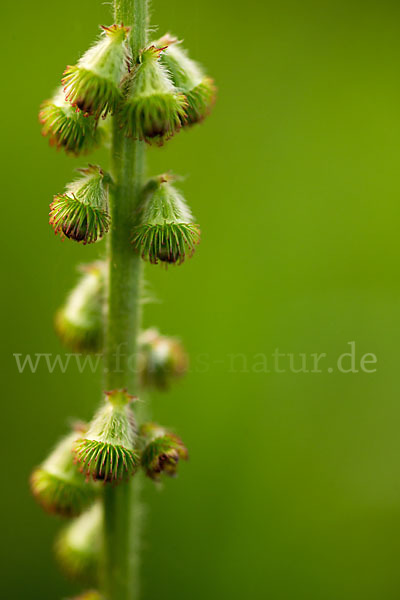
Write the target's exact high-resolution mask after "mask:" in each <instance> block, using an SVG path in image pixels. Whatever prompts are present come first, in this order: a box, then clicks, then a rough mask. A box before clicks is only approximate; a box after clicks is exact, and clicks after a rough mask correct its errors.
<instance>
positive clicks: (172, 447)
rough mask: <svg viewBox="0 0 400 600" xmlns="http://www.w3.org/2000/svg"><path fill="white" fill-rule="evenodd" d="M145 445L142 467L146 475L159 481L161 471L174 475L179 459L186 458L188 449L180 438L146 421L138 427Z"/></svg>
mask: <svg viewBox="0 0 400 600" xmlns="http://www.w3.org/2000/svg"><path fill="white" fill-rule="evenodd" d="M140 435H141V436H142V438H143V439H144V442H145V447H144V450H143V453H142V467H143V468H144V469H145V471H146V475H147V476H148V477H150V479H153V480H154V481H160V478H161V473H165V474H166V475H169V476H170V477H174V476H175V475H176V472H177V468H178V462H179V460H188V458H189V456H188V451H187V448H186V447H185V445H184V444H183V442H182V440H181V439H180V438H179V437H178V436H177V435H175V434H173V433H170V432H168V431H166V430H165V429H164V428H163V427H160V426H159V425H157V424H156V423H146V424H144V425H142V427H141V429H140Z"/></svg>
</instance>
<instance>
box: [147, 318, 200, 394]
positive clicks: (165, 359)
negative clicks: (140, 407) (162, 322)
mask: <svg viewBox="0 0 400 600" xmlns="http://www.w3.org/2000/svg"><path fill="white" fill-rule="evenodd" d="M139 346H140V355H139V372H140V379H141V384H142V386H144V387H157V388H160V389H165V388H167V387H168V385H169V383H170V381H171V379H174V378H177V377H181V376H182V375H184V374H185V373H186V371H187V368H188V357H187V355H186V352H185V350H184V348H183V346H182V344H181V343H180V342H179V340H176V339H174V338H171V337H167V336H164V335H161V334H160V333H159V332H158V331H157V329H147V330H146V331H144V332H143V333H142V334H141V335H140V337H139Z"/></svg>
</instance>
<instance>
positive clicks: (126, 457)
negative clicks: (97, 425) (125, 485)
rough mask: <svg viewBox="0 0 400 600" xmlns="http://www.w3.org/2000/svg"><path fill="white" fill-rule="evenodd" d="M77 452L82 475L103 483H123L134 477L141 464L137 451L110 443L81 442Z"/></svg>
mask: <svg viewBox="0 0 400 600" xmlns="http://www.w3.org/2000/svg"><path fill="white" fill-rule="evenodd" d="M75 452H76V457H77V462H79V463H80V467H81V471H82V473H85V474H86V476H87V477H90V476H92V477H93V479H99V480H102V481H111V482H112V481H115V482H117V481H121V480H122V479H125V478H127V477H129V476H130V475H134V474H135V473H136V470H137V468H138V466H139V464H140V457H139V454H138V452H137V451H135V450H131V449H129V448H124V447H123V446H119V445H114V444H111V443H109V442H99V441H97V440H81V441H79V442H77V444H76V446H75Z"/></svg>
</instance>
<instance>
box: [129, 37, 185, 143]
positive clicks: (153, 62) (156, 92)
mask: <svg viewBox="0 0 400 600" xmlns="http://www.w3.org/2000/svg"><path fill="white" fill-rule="evenodd" d="M160 52H161V49H160V48H156V47H155V46H150V47H149V48H147V49H146V50H143V52H142V53H141V55H140V62H139V63H138V64H137V65H136V67H135V69H134V72H133V76H132V79H131V81H130V82H129V86H128V87H129V90H128V95H127V99H126V102H125V104H124V106H123V107H122V109H121V113H120V115H119V122H120V125H121V127H123V128H124V131H125V133H126V135H127V136H128V137H134V138H137V139H139V140H145V141H146V142H149V143H155V144H158V145H160V146H161V145H162V144H163V143H164V142H165V141H166V140H168V139H169V138H171V137H172V136H173V135H174V133H176V132H177V131H179V129H180V127H181V122H182V121H184V119H185V107H186V98H185V96H184V95H183V94H181V93H179V92H178V91H177V90H176V89H175V87H174V85H173V83H172V81H171V79H170V76H169V73H168V71H167V70H166V69H165V68H164V67H163V65H162V64H161V62H160Z"/></svg>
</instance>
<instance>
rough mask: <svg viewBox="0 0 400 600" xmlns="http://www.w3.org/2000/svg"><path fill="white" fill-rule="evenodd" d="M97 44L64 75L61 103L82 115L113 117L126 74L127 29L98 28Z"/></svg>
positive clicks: (113, 27)
mask: <svg viewBox="0 0 400 600" xmlns="http://www.w3.org/2000/svg"><path fill="white" fill-rule="evenodd" d="M102 30H103V31H102V35H101V38H100V40H99V41H98V42H97V43H95V44H94V45H93V46H92V47H91V48H89V50H88V51H87V52H85V54H84V55H83V56H82V58H81V59H80V60H79V61H78V64H76V65H74V66H72V67H71V66H68V67H67V68H66V70H65V72H64V78H63V80H62V84H63V85H64V92H65V99H66V100H67V101H68V102H70V103H71V104H72V105H73V106H76V107H77V108H79V109H80V110H81V111H82V112H83V113H84V114H88V115H95V117H96V118H98V117H100V116H103V117H105V116H106V115H107V113H108V112H111V113H113V112H114V111H115V109H116V107H117V104H118V102H119V101H120V100H121V98H122V95H121V90H120V84H121V80H122V78H123V76H124V75H125V74H126V72H127V64H128V57H129V54H128V48H127V45H126V38H127V35H128V33H129V27H124V26H123V25H112V26H111V27H102Z"/></svg>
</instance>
